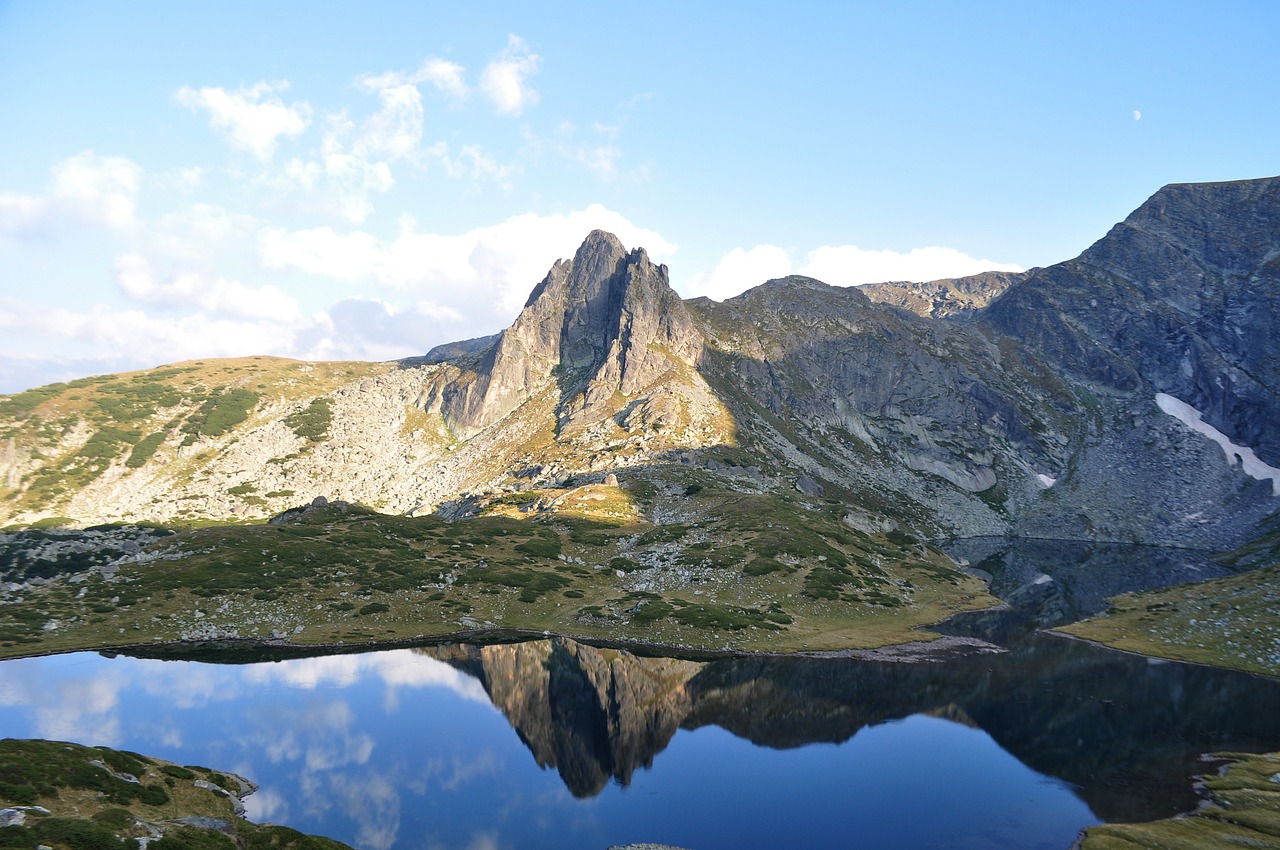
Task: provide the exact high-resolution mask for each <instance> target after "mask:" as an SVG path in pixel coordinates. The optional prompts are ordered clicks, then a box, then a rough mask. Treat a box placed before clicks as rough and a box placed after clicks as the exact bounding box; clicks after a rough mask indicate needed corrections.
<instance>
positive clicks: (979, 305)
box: [858, 269, 1039, 319]
mask: <svg viewBox="0 0 1280 850" xmlns="http://www.w3.org/2000/svg"><path fill="white" fill-rule="evenodd" d="M1036 271H1039V269H1032V270H1031V271H1030V272H982V273H981V274H975V275H970V276H968V277H949V278H943V279H941V280H931V281H928V282H925V283H912V282H910V281H891V282H889V283H871V284H867V285H866V286H860V287H858V289H860V290H861V291H862V293H863V294H864V295H866V296H867V297H868V298H870V299H871V300H872V301H875V302H876V303H877V304H888V305H889V306H891V307H898V308H901V309H903V310H906V311H908V312H911V313H915V314H916V315H917V316H925V317H927V318H930V319H964V318H968V317H969V316H972V315H973V314H974V313H976V312H978V311H979V310H982V309H983V308H985V307H986V306H987V305H988V304H990V303H991V302H992V301H994V300H995V299H996V298H998V297H999V296H1000V295H1001V294H1003V293H1004V292H1005V290H1007V289H1009V287H1011V286H1014V285H1015V284H1018V283H1021V282H1022V281H1023V280H1024V279H1026V277H1027V276H1028V275H1029V274H1032V273H1034V272H1036Z"/></svg>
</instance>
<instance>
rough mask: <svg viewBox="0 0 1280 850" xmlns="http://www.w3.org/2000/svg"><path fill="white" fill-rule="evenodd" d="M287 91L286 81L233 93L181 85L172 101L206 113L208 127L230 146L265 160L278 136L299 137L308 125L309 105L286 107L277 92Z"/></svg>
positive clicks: (269, 157) (309, 119)
mask: <svg viewBox="0 0 1280 850" xmlns="http://www.w3.org/2000/svg"><path fill="white" fill-rule="evenodd" d="M288 88H289V83H288V82H287V81H283V82H278V83H268V82H265V81H263V82H258V83H255V84H254V85H252V86H249V87H248V88H243V87H242V88H239V89H236V90H234V91H229V90H227V89H225V88H221V87H206V88H200V89H195V88H191V87H190V86H183V87H182V88H180V89H178V91H177V92H176V93H175V94H174V99H175V100H176V101H177V102H178V103H179V104H180V105H182V106H185V107H187V108H188V109H192V110H196V111H202V112H206V113H208V115H209V126H211V127H213V128H214V129H215V130H218V131H220V132H221V133H222V134H223V135H224V136H225V137H226V139H227V141H228V142H229V143H230V144H231V146H232V147H234V148H236V149H237V150H241V151H244V152H246V153H248V154H250V155H252V156H253V157H255V158H257V159H259V160H269V159H271V157H272V156H274V155H275V152H276V145H277V143H278V141H279V139H280V137H282V136H285V137H295V136H300V135H301V134H302V133H303V132H304V131H305V130H306V129H307V127H308V126H310V124H311V105H310V104H309V103H307V102H306V101H299V102H296V103H293V104H286V103H285V102H284V101H283V100H282V99H281V98H280V96H279V93H280V92H283V91H285V90H287V89H288Z"/></svg>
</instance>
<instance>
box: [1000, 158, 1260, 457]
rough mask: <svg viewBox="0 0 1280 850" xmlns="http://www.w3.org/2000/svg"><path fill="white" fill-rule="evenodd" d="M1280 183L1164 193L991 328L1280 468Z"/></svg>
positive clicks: (1048, 276)
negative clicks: (1172, 408)
mask: <svg viewBox="0 0 1280 850" xmlns="http://www.w3.org/2000/svg"><path fill="white" fill-rule="evenodd" d="M1278 308H1280V179H1268V180H1245V181H1238V182H1232V183H1210V184H1191V185H1173V186H1166V187H1165V188H1163V189H1161V190H1160V191H1159V192H1157V193H1156V194H1155V195H1154V196H1153V197H1152V198H1151V199H1150V200H1148V201H1147V202H1146V203H1145V204H1143V205H1142V206H1141V207H1139V208H1138V209H1137V210H1135V211H1134V212H1133V214H1131V215H1130V216H1129V217H1128V218H1126V219H1125V220H1124V221H1123V222H1121V223H1120V224H1117V225H1116V226H1115V227H1113V228H1112V229H1111V232H1110V233H1108V234H1107V235H1106V236H1105V237H1104V238H1103V239H1101V240H1099V241H1098V242H1097V243H1095V244H1094V245H1093V246H1092V247H1091V248H1089V249H1088V250H1087V251H1085V252H1084V253H1083V254H1081V255H1080V257H1078V258H1077V259H1075V260H1071V261H1068V262H1065V263H1060V264H1059V265H1056V266H1053V267H1051V268H1048V269H1043V270H1040V271H1038V272H1036V273H1034V274H1031V275H1029V276H1028V278H1027V280H1026V281H1025V282H1023V284H1022V285H1020V286H1017V287H1015V288H1013V289H1012V290H1011V291H1010V292H1008V293H1007V294H1006V295H1005V296H1004V297H1003V298H1001V299H999V300H998V301H997V302H996V303H995V304H993V305H992V307H991V308H990V309H989V310H988V311H987V312H986V313H985V314H984V315H983V316H982V317H981V318H980V319H979V321H980V322H981V324H982V325H983V326H985V327H987V328H990V329H991V330H992V331H994V332H998V333H1001V334H1003V335H1006V336H1009V337H1012V338H1015V339H1019V340H1022V341H1023V342H1024V344H1025V346H1026V348H1027V349H1028V351H1029V352H1033V353H1034V354H1035V355H1036V356H1039V357H1042V358H1044V359H1046V360H1050V361H1052V362H1054V363H1055V364H1058V365H1060V366H1061V367H1063V368H1064V369H1067V370H1069V373H1070V374H1072V375H1073V376H1076V377H1078V378H1080V379H1083V380H1085V381H1088V382H1089V383H1090V384H1092V385H1094V386H1097V387H1098V388H1099V389H1102V390H1104V391H1105V392H1107V393H1108V394H1111V395H1130V394H1147V395H1151V394H1154V393H1156V392H1163V393H1168V394H1170V395H1172V396H1174V397H1176V398H1178V399H1180V400H1181V401H1184V402H1186V403H1188V404H1190V405H1191V406H1192V407H1194V408H1196V409H1197V410H1199V411H1201V412H1202V413H1203V414H1204V416H1205V418H1206V421H1208V422H1209V424H1211V425H1213V426H1214V427H1216V428H1217V429H1218V430H1220V431H1222V432H1224V433H1226V434H1228V435H1229V436H1232V437H1233V438H1235V440H1236V441H1237V442H1239V443H1243V444H1245V445H1249V446H1252V447H1254V448H1255V449H1256V450H1257V452H1258V454H1259V456H1260V457H1261V458H1262V459H1263V460H1264V461H1266V462H1268V463H1270V464H1271V465H1273V466H1276V465H1280V428H1277V427H1276V423H1277V422H1280V351H1277V341H1280V309H1278Z"/></svg>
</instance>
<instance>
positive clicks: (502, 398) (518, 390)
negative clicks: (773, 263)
mask: <svg viewBox="0 0 1280 850" xmlns="http://www.w3.org/2000/svg"><path fill="white" fill-rule="evenodd" d="M701 345H702V338H701V335H700V334H699V333H698V331H697V329H696V328H695V327H694V325H693V322H692V321H691V320H690V318H689V316H688V313H687V312H686V310H685V308H684V304H683V302H682V301H681V300H680V297H679V296H678V295H677V294H676V293H675V291H674V290H673V289H671V284H670V280H669V276H668V272H667V267H666V266H664V265H654V264H653V263H652V262H651V261H650V260H649V256H648V254H647V253H645V251H644V249H643V248H637V249H635V250H633V251H630V252H628V251H627V249H626V248H625V246H623V244H622V242H621V240H619V239H618V237H617V236H615V235H613V234H612V233H608V232H606V231H603V230H593V231H592V232H591V233H590V234H588V235H587V238H586V239H585V240H584V241H583V243H582V245H581V246H580V247H579V248H578V250H577V252H576V253H575V254H574V256H573V259H572V260H560V261H558V262H556V263H555V265H553V266H552V267H551V270H550V271H549V272H548V273H547V276H546V277H545V278H543V280H542V282H541V283H539V284H538V285H537V286H536V287H535V288H534V290H533V292H532V293H531V294H530V296H529V300H528V301H527V302H526V304H525V307H524V310H522V311H521V313H520V315H519V316H518V317H517V318H516V320H515V322H514V323H513V324H512V325H511V327H509V328H508V329H507V330H505V331H503V332H502V334H500V335H499V337H498V340H497V342H496V344H495V345H494V346H493V348H492V349H491V350H490V352H489V354H488V356H487V357H486V358H485V359H484V361H483V362H482V363H481V364H480V365H479V367H478V369H477V370H476V373H474V374H468V375H464V376H461V377H460V378H459V379H458V380H455V381H452V382H450V383H448V384H444V385H441V386H440V387H439V388H438V390H437V392H438V398H439V402H440V411H441V413H443V414H444V416H445V419H446V421H447V422H448V423H449V426H450V427H451V428H453V429H454V430H455V431H457V432H460V433H462V434H465V435H470V434H473V433H476V432H478V431H480V430H482V429H484V428H485V427H487V426H489V425H490V424H492V423H494V422H496V421H498V420H499V419H501V418H502V417H504V416H506V415H507V414H508V413H510V412H511V411H513V410H515V409H516V408H517V407H519V406H520V405H521V404H523V403H524V402H525V401H527V400H528V399H530V398H532V397H533V396H535V395H537V394H538V393H539V392H541V391H542V390H544V389H546V388H547V387H548V386H549V385H550V384H552V383H553V382H554V383H557V384H558V385H559V387H558V388H559V390H560V403H559V404H558V406H557V410H558V412H559V414H560V420H561V425H565V424H571V423H572V422H574V421H581V420H583V419H584V418H590V416H591V414H592V413H593V412H596V411H595V409H596V408H597V407H598V406H599V404H600V403H601V402H603V401H604V400H606V399H608V398H611V397H612V396H614V394H616V393H621V394H622V395H624V396H629V395H633V394H635V393H637V392H639V391H641V390H642V389H644V388H645V387H646V386H648V385H650V384H652V383H653V382H654V381H655V380H657V379H658V378H659V377H660V376H661V375H663V374H664V373H666V372H667V371H669V370H670V369H671V368H672V367H673V366H674V365H675V364H676V363H677V362H679V361H683V362H686V363H692V362H693V361H694V359H696V356H697V353H698V351H700V349H701Z"/></svg>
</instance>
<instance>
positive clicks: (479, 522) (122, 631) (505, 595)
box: [0, 484, 994, 657]
mask: <svg viewBox="0 0 1280 850" xmlns="http://www.w3.org/2000/svg"><path fill="white" fill-rule="evenodd" d="M240 489H242V490H243V491H244V495H243V496H241V498H257V497H256V496H254V495H253V494H252V493H251V492H250V491H249V488H248V487H247V486H244V485H241V488H240ZM698 499H699V500H700V501H702V502H705V503H707V504H708V505H709V506H710V510H709V513H708V515H707V516H706V517H704V518H703V519H701V520H698V521H696V522H687V523H683V524H678V525H666V526H651V525H646V524H643V523H641V522H638V521H635V520H630V521H617V522H615V521H613V520H609V521H594V520H591V519H588V518H586V517H583V516H578V515H576V514H575V515H571V516H567V517H566V516H562V515H559V514H551V513H549V514H547V515H543V516H541V517H539V518H526V519H516V518H513V517H509V516H501V515H484V516H480V517H478V518H474V519H467V520H460V521H457V522H446V521H444V520H442V519H440V518H438V517H432V516H426V517H405V516H390V515H384V514H379V513H376V512H374V511H372V510H369V509H367V508H362V507H360V506H358V505H352V506H348V507H347V509H346V510H345V511H344V510H341V509H339V508H336V507H332V506H331V507H329V508H326V509H321V510H313V511H309V512H308V513H306V514H304V515H301V516H299V517H296V518H295V519H294V520H292V521H289V522H285V523H283V524H277V525H237V526H210V527H189V528H187V529H186V530H183V531H181V532H180V533H178V534H175V535H170V536H168V537H164V538H163V539H159V540H157V541H156V542H154V543H151V545H150V548H151V550H152V551H153V552H154V553H156V554H158V555H160V556H162V557H163V558H164V560H161V561H154V562H151V563H149V564H141V565H139V564H133V563H122V564H121V565H120V567H119V572H118V574H117V577H116V579H115V580H113V581H105V580H103V579H102V578H100V577H98V576H97V575H95V574H93V573H90V574H89V578H88V580H87V581H84V582H82V583H81V584H79V585H77V586H69V585H66V584H64V583H61V582H57V581H55V582H53V583H51V584H49V585H45V586H40V587H36V588H33V589H32V590H31V591H30V593H27V594H24V595H25V600H24V602H23V603H22V604H19V605H4V606H0V657H5V656H15V655H27V654H31V653H33V652H49V651H65V650H72V649H85V648H102V647H109V646H118V645H121V644H147V643H154V642H161V643H164V642H170V641H175V640H179V639H181V637H182V636H183V635H184V634H190V633H193V632H199V631H200V630H202V629H207V628H211V627H216V628H218V629H223V630H230V631H232V632H234V633H235V634H238V635H239V636H241V637H244V638H253V639H259V640H267V639H270V637H271V633H272V632H279V631H283V632H285V633H287V634H288V638H287V639H288V640H290V641H292V642H295V643H307V644H331V643H337V642H338V641H345V642H346V643H348V644H350V643H354V642H377V641H388V640H400V639H407V638H413V637H416V636H419V635H446V634H452V633H457V632H459V631H462V630H464V629H465V630H473V629H474V628H475V627H476V626H475V623H479V624H482V625H483V624H489V627H501V628H512V629H527V630H530V631H539V632H541V631H547V630H550V631H556V632H558V633H562V634H576V635H582V636H588V637H591V636H595V637H602V638H611V639H619V638H627V639H636V640H644V641H650V642H654V643H659V644H670V645H683V646H705V647H715V648H723V647H724V646H725V645H726V644H728V645H731V646H733V647H737V648H741V649H761V650H770V651H778V650H784V651H785V650H788V649H797V650H798V649H820V648H825V649H840V648H846V647H853V648H862V647H868V646H883V645H885V644H887V643H900V642H905V641H912V640H919V639H921V638H922V637H923V638H925V639H927V637H928V635H927V634H922V633H921V632H919V631H918V630H917V629H918V627H920V626H924V625H927V624H928V623H931V622H936V621H937V620H940V619H943V618H945V617H946V616H948V615H949V614H951V613H952V612H954V611H957V610H965V609H969V608H974V607H982V606H985V605H989V604H992V603H993V602H994V600H992V599H991V598H990V597H988V596H986V595H985V594H984V593H983V592H982V588H981V584H980V583H979V582H978V581H977V580H976V579H972V578H970V577H968V576H964V575H961V574H958V573H954V571H951V570H949V569H948V568H947V566H946V564H945V562H944V561H943V560H942V559H941V557H940V556H934V555H929V556H928V557H921V556H919V554H918V552H919V551H920V547H918V546H917V547H913V548H912V551H911V552H903V551H901V550H899V549H897V548H896V547H894V546H893V545H892V544H890V543H888V542H887V541H886V540H884V539H883V538H880V539H876V538H869V537H866V536H863V535H853V534H849V533H847V529H843V526H842V524H841V507H840V505H839V504H831V505H828V506H826V507H823V508H821V509H819V510H813V509H811V508H810V507H805V506H802V505H800V504H798V503H797V502H796V501H793V500H790V499H780V498H777V497H770V496H759V495H750V494H741V493H737V492H733V491H724V490H718V489H716V488H715V487H714V486H713V485H710V484H709V485H706V486H705V487H704V489H703V490H702V491H701V492H700V493H699V494H698ZM615 519H616V518H615ZM47 533H52V532H47ZM722 541H732V542H730V543H724V542H722ZM757 545H758V546H759V551H758V550H757V548H756V547H757ZM18 548H19V549H20V548H21V547H18ZM761 552H764V553H768V554H761ZM85 557H86V558H87V557H88V556H85ZM93 557H98V556H96V555H95V556H93ZM104 557H105V555H104ZM12 558H13V560H14V563H15V564H17V563H18V562H19V559H20V558H21V553H20V552H18V551H15V552H14V553H13V555H12ZM22 564H23V566H22V569H28V568H29V567H30V565H29V564H27V562H26V561H22ZM86 564H88V561H86V562H85V563H77V564H75V565H74V566H75V567H77V570H78V571H80V572H83V571H84V570H85V569H87V566H86ZM655 565H661V566H655ZM72 566H73V565H72V564H65V565H61V566H59V567H57V568H56V570H55V571H57V570H61V571H63V572H69V571H71V567H72ZM46 568H48V569H55V568H54V566H52V565H50V566H48V567H43V566H42V567H38V569H46ZM15 569H16V567H15ZM655 570H656V571H655ZM672 570H676V571H678V573H679V574H681V575H683V576H684V578H682V579H680V582H682V583H680V584H678V585H671V584H670V577H671V576H672V575H673V573H672ZM619 574H621V575H619ZM651 576H667V578H665V579H662V582H663V583H664V585H665V586H666V589H664V590H662V591H661V592H652V593H639V592H631V590H630V589H629V588H628V587H627V585H628V584H631V583H648V582H650V581H651ZM82 591H83V592H82ZM463 618H469V620H468V623H470V625H467V624H464V623H463V622H462V619H463ZM472 621H474V622H472ZM50 622H56V623H58V624H59V625H58V628H56V629H52V630H48V629H45V626H46V624H48V623H50ZM357 626H358V627H357Z"/></svg>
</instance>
